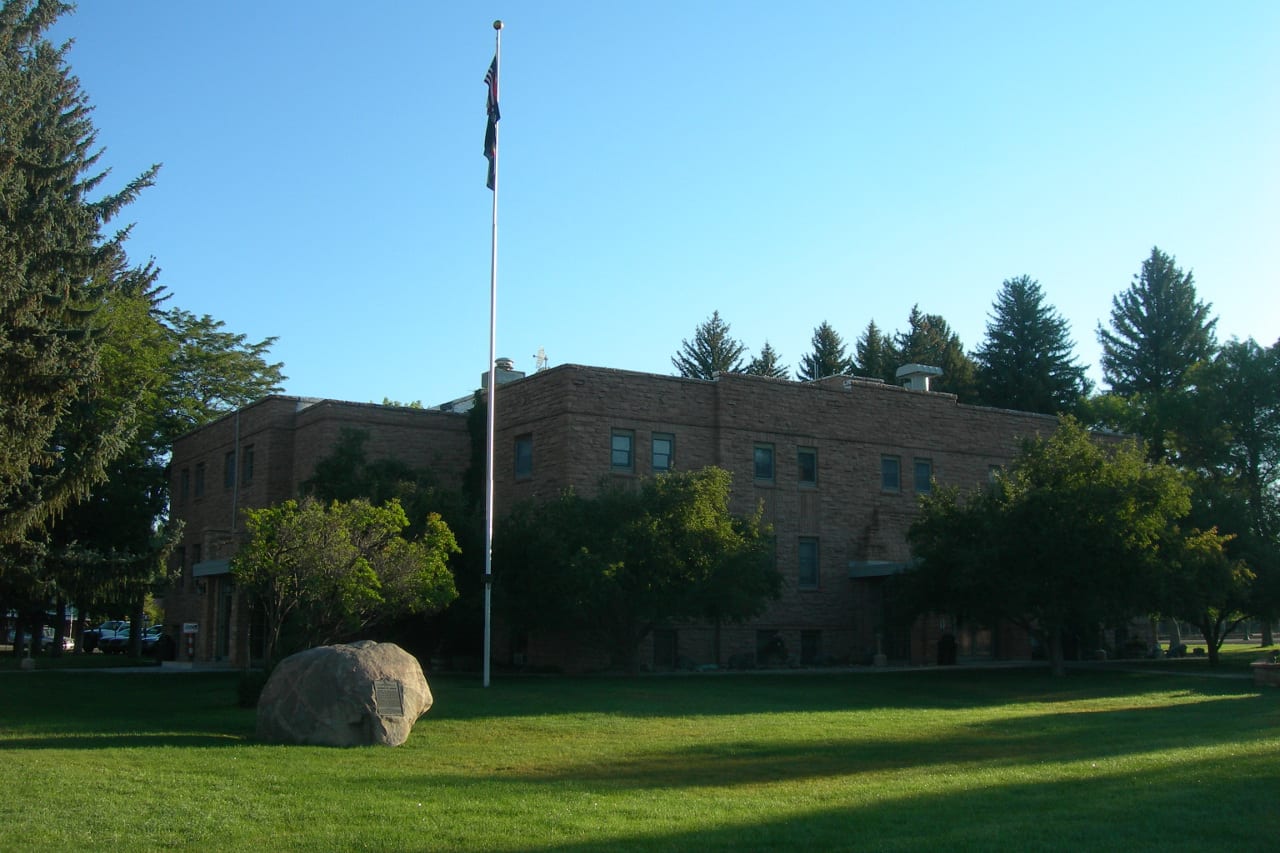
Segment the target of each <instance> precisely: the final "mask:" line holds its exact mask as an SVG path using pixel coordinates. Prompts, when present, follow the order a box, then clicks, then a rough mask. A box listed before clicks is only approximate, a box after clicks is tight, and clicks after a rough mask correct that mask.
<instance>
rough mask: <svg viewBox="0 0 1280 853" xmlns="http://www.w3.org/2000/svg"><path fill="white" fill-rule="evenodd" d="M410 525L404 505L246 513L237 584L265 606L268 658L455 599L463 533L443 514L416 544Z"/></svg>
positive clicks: (311, 505) (289, 504) (288, 507)
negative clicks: (453, 563)
mask: <svg viewBox="0 0 1280 853" xmlns="http://www.w3.org/2000/svg"><path fill="white" fill-rule="evenodd" d="M408 525H409V520H408V518H407V517H406V516H405V514H404V510H403V509H402V508H401V507H400V502H399V501H397V500H391V501H390V502H388V503H386V504H384V505H383V506H374V505H373V504H371V503H369V502H368V501H366V500H353V501H347V502H340V501H334V502H333V503H330V504H327V505H326V504H322V503H320V502H318V501H316V500H314V499H310V498H305V499H303V500H302V502H300V503H299V502H297V501H285V502H283V503H281V504H277V505H276V506H272V507H266V508H264V509H250V510H246V511H245V529H246V530H247V531H248V533H249V537H250V538H249V542H248V543H247V544H246V545H245V546H244V547H243V548H242V549H241V550H240V552H239V553H238V554H237V555H236V556H235V557H234V558H233V560H232V576H233V577H234V578H235V581H236V583H237V584H239V585H240V586H242V587H244V588H245V589H246V590H247V591H248V592H249V594H250V595H252V596H253V598H254V600H255V602H256V604H257V606H258V607H260V608H261V612H262V614H263V617H264V620H265V623H266V632H267V636H266V638H265V644H264V646H265V649H264V654H265V656H266V659H267V660H268V661H274V660H276V659H277V658H278V657H279V656H282V655H283V654H285V653H287V652H289V651H292V650H295V649H296V648H303V647H306V646H310V645H318V644H323V643H326V642H334V641H336V640H340V639H346V638H349V637H352V636H355V635H356V634H358V633H359V632H361V631H363V630H365V629H366V628H368V627H369V626H370V625H372V624H374V623H375V622H378V621H380V620H386V619H391V618H394V617H395V616H397V615H399V614H403V613H423V612H429V611H433V610H438V609H440V608H442V607H444V606H446V605H447V604H449V603H450V602H451V601H453V599H454V598H455V597H456V596H457V592H456V589H455V587H454V583H453V575H452V574H451V573H450V572H449V569H448V566H447V562H448V558H449V555H450V554H452V553H455V552H456V551H457V549H458V546H457V542H456V541H455V539H454V536H453V533H452V532H451V531H450V530H449V527H448V526H447V525H446V524H445V523H444V522H443V521H442V520H441V519H440V517H439V516H438V515H432V516H429V517H428V518H427V522H426V530H425V532H424V533H423V535H422V536H420V537H418V538H415V539H412V540H410V539H405V538H404V537H403V536H402V535H401V534H402V533H403V531H404V529H405V528H406V527H408Z"/></svg>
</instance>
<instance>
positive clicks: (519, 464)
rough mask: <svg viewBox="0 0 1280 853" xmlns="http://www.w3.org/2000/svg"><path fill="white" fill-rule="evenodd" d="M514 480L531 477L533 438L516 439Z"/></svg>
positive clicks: (518, 437)
mask: <svg viewBox="0 0 1280 853" xmlns="http://www.w3.org/2000/svg"><path fill="white" fill-rule="evenodd" d="M515 455H516V479H517V480H527V479H529V478H530V477H532V476H533V436H531V435H521V436H517V437H516V445H515Z"/></svg>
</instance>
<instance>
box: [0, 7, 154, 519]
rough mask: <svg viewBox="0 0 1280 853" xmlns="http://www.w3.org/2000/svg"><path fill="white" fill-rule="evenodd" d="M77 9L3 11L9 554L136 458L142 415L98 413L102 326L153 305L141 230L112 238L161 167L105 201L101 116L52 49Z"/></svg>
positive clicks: (2, 359)
mask: <svg viewBox="0 0 1280 853" xmlns="http://www.w3.org/2000/svg"><path fill="white" fill-rule="evenodd" d="M69 8H70V7H69V6H67V5H66V4H64V3H60V2H46V0H41V1H40V2H31V0H10V2H6V3H4V4H3V6H0V93H2V95H0V542H12V541H15V540H17V539H19V538H21V537H22V536H23V534H24V533H25V532H26V531H27V530H28V529H30V528H32V527H33V526H35V525H38V524H41V523H43V522H46V521H48V520H49V519H51V518H53V517H55V516H56V515H57V514H58V513H59V512H60V511H61V510H63V509H64V508H65V507H66V506H67V505H68V504H69V503H70V502H72V501H73V500H75V499H77V498H79V497H81V496H83V495H84V494H85V492H86V491H87V490H88V489H89V487H91V486H92V485H93V484H94V483H97V482H100V481H102V480H103V479H104V477H105V476H106V468H107V465H108V464H109V463H110V462H111V460H112V459H114V458H115V457H117V456H119V455H120V454H121V453H122V452H123V451H124V449H125V446H126V443H127V441H128V438H129V436H130V433H131V430H132V428H133V427H134V424H135V419H136V405H135V403H134V402H133V401H130V400H119V401H115V403H114V404H113V405H112V406H109V407H106V409H105V411H100V410H99V411H95V406H94V402H95V396H96V395H97V394H98V390H97V389H98V388H99V387H100V385H101V382H100V380H101V378H102V376H103V365H102V363H101V360H100V357H99V356H100V344H99V336H100V331H101V325H100V320H99V314H100V311H101V309H102V308H103V306H104V305H105V304H107V303H108V302H109V301H110V300H112V299H113V298H116V297H119V296H122V295H127V294H128V293H129V292H132V293H135V294H138V293H142V294H152V295H154V291H153V280H154V270H151V269H149V268H143V269H130V268H129V267H128V264H127V261H126V258H125V253H124V248H123V244H124V241H125V238H126V236H127V234H128V228H123V229H121V230H118V231H116V232H115V233H114V234H110V235H104V233H103V231H104V229H105V228H106V226H107V225H108V224H109V223H110V222H111V221H112V220H113V219H114V218H115V217H116V216H117V214H119V213H120V212H121V210H122V209H123V208H124V207H125V206H127V205H128V204H129V203H130V202H131V201H133V200H134V198H136V197H137V195H138V193H139V192H140V191H141V190H142V189H143V188H145V187H146V186H148V185H150V184H151V182H152V180H153V178H154V176H155V173H156V170H157V168H158V167H154V166H153V167H152V168H151V169H149V170H147V171H146V172H144V173H143V174H142V175H140V176H139V177H137V178H135V179H133V180H132V181H130V182H129V183H127V184H126V185H125V186H124V188H123V189H121V190H120V191H119V192H116V193H107V194H101V195H98V196H96V197H95V196H94V194H95V192H96V191H97V190H98V188H99V185H100V184H101V183H102V181H103V179H104V178H105V177H106V172H105V171H102V170H98V167H97V162H98V160H99V158H100V156H101V153H102V152H101V150H100V149H97V148H96V147H95V146H96V131H95V129H94V126H93V123H92V122H91V120H90V109H91V108H90V105H89V102H88V99H87V97H86V95H85V94H84V93H83V92H82V91H81V89H80V86H79V82H78V81H77V80H76V78H75V77H74V76H73V75H72V74H71V72H70V69H69V67H68V65H67V62H66V56H65V53H66V50H67V47H66V46H63V47H60V48H59V47H54V46H53V45H51V44H50V43H49V42H48V41H47V40H45V38H44V33H45V32H46V31H47V30H48V29H49V28H50V27H51V26H52V25H53V24H54V22H55V21H56V20H57V19H58V18H59V17H60V16H61V15H62V14H64V13H65V12H67V11H68V10H69ZM144 391H145V389H139V393H140V394H141V393H144ZM86 412H88V413H91V418H90V420H91V421H92V424H93V428H92V429H86V428H84V424H85V422H86V414H85V413H86Z"/></svg>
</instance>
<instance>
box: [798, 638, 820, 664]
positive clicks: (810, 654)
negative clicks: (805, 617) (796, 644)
mask: <svg viewBox="0 0 1280 853" xmlns="http://www.w3.org/2000/svg"><path fill="white" fill-rule="evenodd" d="M821 662H822V632H821V631H801V632H800V665H801V666H814V665H816V664H819V663H821Z"/></svg>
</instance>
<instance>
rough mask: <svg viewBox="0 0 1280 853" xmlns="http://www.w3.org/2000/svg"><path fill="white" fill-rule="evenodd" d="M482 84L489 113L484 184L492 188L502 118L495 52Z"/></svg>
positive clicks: (486, 127) (485, 143)
mask: <svg viewBox="0 0 1280 853" xmlns="http://www.w3.org/2000/svg"><path fill="white" fill-rule="evenodd" d="M484 84H485V86H487V87H489V97H488V99H487V102H486V103H485V110H486V111H487V112H488V113H489V122H488V124H487V125H486V126H485V129H484V156H485V157H486V158H487V159H488V160H489V180H487V181H486V182H485V186H487V187H488V188H489V189H493V184H494V178H495V177H496V174H497V166H498V119H500V118H502V116H501V115H500V114H499V113H498V55H497V54H494V56H493V62H490V63H489V70H488V71H486V72H485V75H484Z"/></svg>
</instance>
